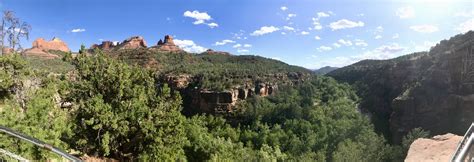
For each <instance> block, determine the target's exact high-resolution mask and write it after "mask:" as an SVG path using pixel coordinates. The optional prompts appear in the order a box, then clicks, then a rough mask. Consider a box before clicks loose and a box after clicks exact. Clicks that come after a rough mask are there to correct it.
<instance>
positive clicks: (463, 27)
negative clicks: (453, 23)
mask: <svg viewBox="0 0 474 162" xmlns="http://www.w3.org/2000/svg"><path fill="white" fill-rule="evenodd" d="M456 30H457V31H459V32H462V33H465V32H468V31H469V30H474V18H473V19H470V20H467V21H465V22H463V23H461V24H459V25H458V27H457V28H456Z"/></svg>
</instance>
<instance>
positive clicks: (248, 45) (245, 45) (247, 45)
mask: <svg viewBox="0 0 474 162" xmlns="http://www.w3.org/2000/svg"><path fill="white" fill-rule="evenodd" d="M244 47H245V48H250V47H252V45H251V44H244Z"/></svg>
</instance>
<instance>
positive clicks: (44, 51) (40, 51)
mask: <svg viewBox="0 0 474 162" xmlns="http://www.w3.org/2000/svg"><path fill="white" fill-rule="evenodd" d="M50 50H56V51H62V52H70V51H71V50H70V49H69V47H68V46H67V44H66V43H65V42H63V41H61V40H60V39H59V38H53V39H52V40H51V41H46V40H44V39H43V38H38V39H36V40H35V41H34V42H33V45H32V47H31V48H30V49H27V50H25V51H24V54H25V55H27V56H37V57H41V58H46V59H52V58H58V57H59V56H58V55H55V54H51V53H50V52H49V51H50Z"/></svg>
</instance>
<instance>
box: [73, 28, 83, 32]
mask: <svg viewBox="0 0 474 162" xmlns="http://www.w3.org/2000/svg"><path fill="white" fill-rule="evenodd" d="M85 31H86V29H81V28H77V29H72V30H71V32H73V33H80V32H85Z"/></svg>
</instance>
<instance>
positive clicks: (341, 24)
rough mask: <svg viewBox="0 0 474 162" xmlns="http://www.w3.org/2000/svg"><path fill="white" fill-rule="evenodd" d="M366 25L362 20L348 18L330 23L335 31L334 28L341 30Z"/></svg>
mask: <svg viewBox="0 0 474 162" xmlns="http://www.w3.org/2000/svg"><path fill="white" fill-rule="evenodd" d="M362 26H364V22H362V21H357V22H355V21H350V20H347V19H341V20H339V21H336V22H332V23H330V24H329V27H330V28H331V29H332V30H333V31H334V30H339V29H347V28H355V27H362Z"/></svg>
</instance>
